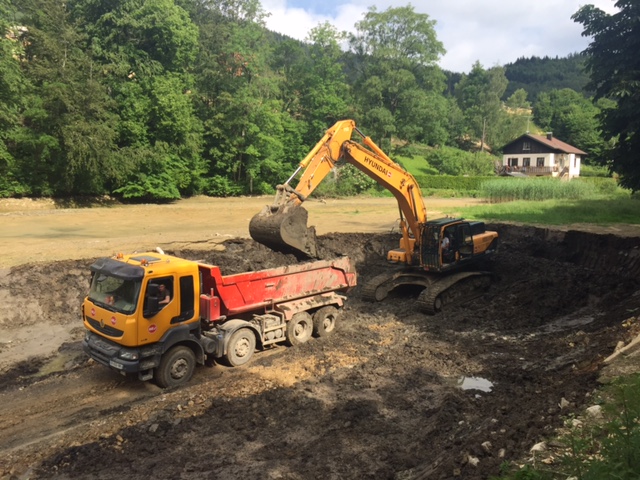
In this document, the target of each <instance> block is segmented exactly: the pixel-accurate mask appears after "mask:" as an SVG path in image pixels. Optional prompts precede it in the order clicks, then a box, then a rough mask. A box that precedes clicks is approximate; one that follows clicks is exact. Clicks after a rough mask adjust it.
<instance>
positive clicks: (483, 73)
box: [455, 62, 508, 149]
mask: <svg viewBox="0 0 640 480" xmlns="http://www.w3.org/2000/svg"><path fill="white" fill-rule="evenodd" d="M507 84H508V81H507V78H506V77H505V75H504V69H503V68H502V67H494V68H490V69H489V70H485V69H484V68H483V67H482V65H481V64H480V62H476V63H475V64H474V65H473V68H472V69H471V71H470V72H469V74H468V75H462V78H461V79H460V81H459V82H458V84H457V85H456V87H455V97H456V100H457V102H458V105H459V106H460V108H461V109H462V111H463V112H464V117H465V121H466V125H467V134H468V135H470V136H471V138H472V139H474V140H479V141H480V145H481V149H484V148H486V146H489V147H490V148H495V147H500V146H502V145H503V144H504V143H506V141H507V140H508V135H507V134H506V133H505V129H504V124H505V122H506V120H507V114H506V112H505V110H504V108H503V104H502V101H501V98H502V95H503V94H504V92H505V90H506V88H507Z"/></svg>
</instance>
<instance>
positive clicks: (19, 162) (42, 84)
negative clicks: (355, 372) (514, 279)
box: [0, 0, 612, 201]
mask: <svg viewBox="0 0 640 480" xmlns="http://www.w3.org/2000/svg"><path fill="white" fill-rule="evenodd" d="M267 14H268V12H266V11H264V10H263V8H262V6H261V4H260V3H259V1H258V0H122V1H112V0H68V1H67V2H59V1H55V0H20V1H19V2H17V1H12V0H0V29H2V31H3V32H5V34H4V35H2V37H1V38H0V198H1V197H20V196H33V197H42V196H45V197H68V196H85V195H87V196H100V195H111V196H115V197H117V198H121V199H126V200H131V201H170V200H173V199H178V198H181V197H186V196H191V195H195V194H205V195H211V196H233V195H245V194H264V193H272V192H273V191H274V187H275V185H277V184H279V183H282V182H283V181H284V180H286V179H287V178H288V177H289V176H290V175H291V173H292V172H293V171H294V170H295V167H296V166H297V164H298V163H299V162H300V160H302V159H303V158H304V157H305V155H306V154H307V152H308V151H309V149H310V148H311V147H312V146H313V145H315V143H316V142H317V141H318V140H319V139H320V138H321V136H322V135H323V133H324V131H325V130H326V129H327V128H329V127H330V126H331V125H333V123H334V122H335V121H336V120H339V119H344V118H352V119H354V120H355V121H356V122H357V124H358V127H359V128H360V129H361V130H362V131H363V132H364V133H365V134H366V135H368V136H369V137H371V138H372V139H374V141H375V142H376V143H377V144H378V145H380V146H381V147H382V148H383V150H385V151H386V152H387V153H389V154H390V155H392V158H395V157H394V156H398V158H403V157H404V158H414V159H415V158H416V157H418V158H423V159H424V162H425V168H428V169H430V171H434V172H436V173H438V174H450V175H456V174H457V175H470V174H471V175H478V174H480V175H486V174H490V173H491V172H492V170H493V163H494V161H495V160H496V159H497V158H498V157H496V155H499V153H500V148H501V147H502V146H503V145H505V144H507V143H508V142H510V141H511V140H513V139H514V138H516V137H518V136H520V135H522V134H523V133H526V132H527V131H531V132H532V133H541V132H547V131H552V132H553V134H554V136H556V137H558V138H561V139H562V140H563V141H565V142H567V143H570V144H572V145H575V146H576V147H578V148H580V149H582V150H584V151H587V152H589V156H588V157H587V162H590V163H592V164H598V163H600V164H606V163H607V161H608V158H607V149H608V148H609V147H610V143H611V140H610V139H609V140H605V138H604V137H603V135H602V134H601V126H600V123H599V115H600V114H601V112H602V110H603V109H607V108H610V107H611V106H612V100H609V99H607V98H600V99H599V100H598V101H596V102H595V103H594V102H593V101H592V99H591V98H590V95H591V94H590V93H589V90H588V89H587V85H586V83H587V80H588V77H587V76H586V74H585V71H584V58H583V57H582V56H581V55H578V54H576V55H572V56H570V57H569V58H567V59H557V58H556V59H550V58H532V59H525V58H522V59H519V60H518V61H517V62H515V63H513V64H510V65H506V66H504V67H492V68H485V67H483V66H482V65H481V64H480V63H478V62H476V64H475V65H474V66H473V68H472V69H471V71H470V72H469V73H463V74H460V73H455V72H447V71H443V70H442V69H441V68H440V67H439V66H438V61H439V59H440V58H441V57H442V55H443V54H444V53H445V51H446V45H443V44H442V43H441V42H440V41H439V40H438V39H437V36H436V32H435V22H434V21H433V20H432V19H431V18H430V17H429V16H428V15H427V14H423V13H418V12H416V11H415V10H414V9H413V7H412V6H411V5H410V4H408V5H407V6H399V7H392V8H389V9H387V10H385V11H378V10H377V9H376V8H375V7H371V8H369V10H368V11H367V13H366V14H364V15H363V17H362V19H360V20H359V21H358V22H357V24H356V26H355V28H354V30H353V31H352V32H349V33H346V32H340V31H338V30H337V29H336V28H335V27H334V26H333V25H331V24H329V23H325V24H319V25H318V26H316V27H315V28H313V29H312V30H311V31H310V32H309V33H308V37H307V39H306V41H304V42H300V41H297V40H294V39H291V38H287V37H284V36H282V35H279V34H276V33H274V32H270V31H269V30H267V29H266V28H265V26H264V19H265V16H266V15H267ZM443 158H444V159H445V160H446V159H454V160H453V162H454V163H456V168H455V169H447V168H445V167H446V165H447V164H451V161H450V162H447V161H444V160H443ZM430 159H431V160H430ZM478 159H480V160H478Z"/></svg>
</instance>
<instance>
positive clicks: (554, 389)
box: [0, 225, 640, 480]
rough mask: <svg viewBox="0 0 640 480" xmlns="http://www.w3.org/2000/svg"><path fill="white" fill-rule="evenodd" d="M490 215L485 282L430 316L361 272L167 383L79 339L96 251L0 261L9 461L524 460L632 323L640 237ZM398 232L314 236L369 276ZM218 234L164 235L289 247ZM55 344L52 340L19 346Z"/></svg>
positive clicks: (314, 468) (1, 396)
mask: <svg viewBox="0 0 640 480" xmlns="http://www.w3.org/2000/svg"><path fill="white" fill-rule="evenodd" d="M490 227H491V228H493V229H495V230H497V231H498V232H499V234H500V236H501V247H500V250H499V252H498V254H497V255H496V256H495V257H494V258H493V260H492V262H491V269H492V271H493V273H494V279H493V282H492V284H491V286H490V288H489V289H488V290H487V291H486V293H485V294H484V295H483V296H481V297H479V298H475V299H473V300H471V301H468V302H466V303H460V304H458V305H453V306H450V307H449V308H447V309H446V310H445V311H443V312H441V313H439V314H437V315H434V316H427V315H424V314H421V313H418V312H417V311H416V308H415V305H414V299H415V293H416V292H409V293H406V294H394V295H392V296H391V297H390V298H388V299H387V300H385V301H384V302H381V303H376V304H371V303H366V302H364V301H363V300H362V299H361V296H360V290H361V286H359V287H357V288H356V289H355V290H354V291H353V292H352V293H351V294H350V295H349V298H348V301H347V304H346V308H345V310H344V312H343V314H342V316H341V318H340V322H339V325H338V329H337V331H336V332H334V333H333V334H332V335H330V336H327V337H323V338H320V339H313V340H311V341H309V342H307V343H305V344H303V345H300V346H296V347H277V348H274V349H271V350H268V351H265V352H259V353H257V354H256V355H255V356H254V359H253V360H252V361H251V362H250V364H248V365H246V366H244V367H241V368H229V367H225V366H222V365H210V366H206V367H199V368H198V369H197V370H196V373H195V375H194V378H193V380H192V381H191V383H190V384H188V385H186V386H184V387H182V388H178V389H173V390H161V389H160V388H158V387H157V386H155V385H153V384H151V383H142V382H138V381H136V380H131V379H128V378H124V377H121V376H119V375H118V374H117V373H114V372H111V371H110V370H108V369H106V368H105V367H103V366H101V365H98V364H94V363H93V362H91V361H89V360H87V359H86V358H85V356H84V355H83V354H82V352H81V350H80V339H81V338H82V335H83V331H82V327H81V322H80V318H79V306H80V302H81V300H82V297H83V295H84V293H85V291H86V289H87V286H88V275H87V272H88V265H90V263H91V262H92V261H93V258H92V259H85V260H66V261H58V262H53V263H50V262H47V263H31V264H26V265H20V266H15V267H13V268H11V269H6V270H3V271H1V274H0V301H1V302H2V304H3V305H4V308H3V313H2V317H1V320H2V323H1V324H0V326H2V328H3V331H6V332H13V333H12V335H13V336H12V337H11V342H13V343H14V344H20V349H19V350H21V353H22V357H21V356H20V355H19V354H18V353H17V352H14V351H13V350H15V349H12V348H11V345H10V344H9V343H8V342H5V343H0V354H2V353H5V354H8V353H11V357H8V356H7V355H5V356H3V357H2V358H3V359H4V363H3V364H1V365H0V369H1V370H0V371H1V372H2V374H1V376H0V380H1V381H0V478H3V479H8V478H16V479H25V478H34V479H45V478H46V479H49V478H61V479H67V478H82V479H114V480H115V479H118V480H120V479H122V478H128V479H129V478H133V479H135V478H138V479H147V478H157V479H240V478H243V479H244V478H249V479H253V478H256V479H257V478H265V479H292V480H294V479H301V480H303V479H305V480H306V479H364V478H371V479H374V478H375V479H398V480H401V479H411V478H422V479H451V478H464V479H486V478H489V477H490V476H491V475H497V474H498V473H499V471H500V466H501V464H502V463H503V462H505V461H526V458H527V456H528V455H529V453H528V452H529V449H530V448H531V447H532V446H533V445H534V444H535V443H537V442H539V441H541V440H543V439H545V438H546V437H548V436H552V435H553V432H554V430H555V429H556V428H558V427H560V426H561V425H562V422H563V419H564V418H565V417H567V416H570V415H573V414H580V413H581V412H582V411H583V410H584V408H586V407H588V406H590V405H591V404H590V399H591V398H590V397H591V395H592V393H593V391H594V389H596V388H597V387H598V385H599V382H600V381H602V380H603V379H605V378H607V374H608V368H610V367H607V368H604V363H603V359H604V358H605V357H607V356H608V355H610V354H611V353H612V352H613V351H614V349H615V348H616V345H617V344H618V342H620V341H623V342H628V341H629V340H630V339H631V338H632V337H634V336H635V335H637V334H638V323H640V317H639V316H640V279H639V278H640V237H622V236H615V235H610V234H594V233H586V232H578V231H568V232H561V231H555V230H549V229H544V228H534V227H518V226H510V225H491V226H490ZM397 241H398V236H397V234H394V233H387V234H380V233H377V234H376V233H334V234H325V235H322V236H321V237H320V247H321V252H322V253H323V255H324V256H326V257H331V256H336V255H338V254H348V255H350V256H351V257H352V258H353V259H354V260H355V262H356V264H357V269H358V273H359V283H360V285H362V284H364V283H365V282H366V281H367V279H368V278H371V277H372V276H374V275H376V274H378V273H380V272H381V271H383V270H384V269H385V268H388V266H387V264H386V262H385V261H384V254H385V252H386V251H387V250H388V249H389V248H393V247H395V246H396V245H397ZM221 245H222V247H221V248H219V249H218V251H207V252H205V251H202V250H190V249H186V248H185V249H173V250H169V251H167V253H172V254H176V255H180V256H184V257H187V258H192V259H198V260H202V261H205V262H208V263H212V264H217V265H219V266H220V267H222V270H223V271H224V272H226V273H235V272H241V271H246V270H256V269H261V268H269V267H275V266H278V265H282V264H287V263H292V262H295V261H296V260H295V258H293V257H291V256H287V255H283V254H278V253H275V252H272V251H270V250H268V249H267V248H266V247H264V246H262V245H258V244H256V243H255V242H254V241H252V240H250V239H246V238H232V239H229V240H226V241H225V242H223V243H222V244H221ZM58 330H64V331H65V332H66V334H67V335H68V340H67V341H65V342H64V343H62V344H59V343H56V340H55V339H57V338H63V337H60V336H59V335H58ZM16 331H20V332H21V334H20V335H17V334H15V332H16ZM3 336H4V335H3ZM51 339H53V341H52V342H51ZM3 342H4V340H3ZM47 343H53V345H50V346H51V347H53V349H54V353H53V354H51V355H47V356H42V355H40V356H36V357H31V358H26V359H25V358H24V357H25V352H28V351H29V349H33V351H41V349H40V348H41V347H42V344H47ZM3 350H4V352H3ZM8 358H9V359H8ZM21 358H22V359H21ZM632 368H633V367H632ZM608 376H609V377H610V376H611V374H610V373H609V375H608Z"/></svg>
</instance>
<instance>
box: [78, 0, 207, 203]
mask: <svg viewBox="0 0 640 480" xmlns="http://www.w3.org/2000/svg"><path fill="white" fill-rule="evenodd" d="M73 6H74V10H73V11H74V14H75V16H76V18H77V19H78V21H79V22H81V23H82V24H83V25H84V26H85V29H86V34H87V36H88V37H89V39H90V45H91V48H92V53H93V58H94V59H95V60H96V61H97V62H98V63H99V64H100V65H101V67H102V70H103V71H104V72H106V78H105V80H104V82H105V83H106V84H108V85H109V91H110V92H111V95H112V98H113V99H114V100H115V101H116V102H117V109H116V110H117V115H118V117H119V121H118V122H116V124H117V147H118V149H120V151H119V152H118V154H117V155H116V156H115V158H118V160H119V169H118V173H119V175H118V177H117V178H116V179H115V180H114V182H113V187H114V191H115V192H116V193H120V194H122V195H123V196H125V197H127V198H140V199H158V200H170V199H175V198H179V197H180V196H181V195H182V194H187V195H188V194H192V193H196V192H198V191H199V190H200V188H201V186H200V176H201V174H202V173H203V171H204V169H205V168H204V162H203V159H202V152H201V150H202V124H201V122H200V121H199V119H198V117H197V115H196V111H195V108H194V100H193V90H194V85H195V80H194V78H193V74H192V73H191V71H192V69H193V66H194V63H195V59H196V56H197V53H198V28H197V27H196V25H195V24H194V23H193V22H192V21H191V19H190V18H189V15H188V13H187V12H186V11H185V10H184V9H183V8H181V7H180V6H178V5H176V4H175V3H174V1H173V0H125V1H123V2H115V3H110V2H103V1H98V0H75V1H74V3H73Z"/></svg>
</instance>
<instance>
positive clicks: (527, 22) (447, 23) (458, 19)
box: [262, 0, 615, 72]
mask: <svg viewBox="0 0 640 480" xmlns="http://www.w3.org/2000/svg"><path fill="white" fill-rule="evenodd" d="M587 3H591V4H593V5H595V6H597V7H599V8H601V9H602V10H604V11H606V12H608V13H613V12H614V11H615V9H614V0H592V1H588V0H587ZM409 4H411V5H412V6H413V8H414V10H415V11H416V12H418V13H426V14H428V15H429V17H430V18H431V19H432V20H435V21H436V33H437V36H438V39H439V40H440V41H441V42H442V43H443V44H444V47H445V49H446V50H447V53H446V55H445V56H444V57H443V58H442V59H441V61H440V66H441V67H442V68H444V69H447V70H452V71H455V72H468V71H469V70H470V69H471V67H472V66H473V64H474V63H475V62H476V61H479V62H480V63H481V64H482V65H483V66H484V67H485V68H489V67H492V66H495V65H504V64H505V63H510V62H513V61H515V60H517V59H518V58H519V57H531V56H534V55H535V56H539V57H542V56H550V57H555V56H560V57H564V56H566V55H568V54H570V53H575V52H580V51H582V50H584V49H585V48H586V47H587V45H588V43H589V39H588V38H585V37H583V36H582V35H581V34H582V25H580V24H578V23H575V22H574V21H573V20H572V19H571V16H572V15H573V14H574V13H576V12H577V11H578V9H579V8H580V7H581V6H582V5H583V4H582V3H580V0H538V1H537V2H514V1H513V0H485V1H482V2H479V1H477V0H412V1H407V2H406V3H403V4H399V3H398V2H397V0H351V1H350V3H344V4H342V5H335V4H334V6H332V8H331V9H330V8H329V7H328V5H329V4H328V3H318V2H315V0H296V5H307V6H306V7H289V6H288V5H289V4H288V2H287V0H263V1H262V5H263V8H264V10H265V11H267V12H270V13H271V15H270V16H269V17H268V18H267V27H268V28H269V29H271V30H274V31H277V32H280V33H283V34H286V35H288V36H290V37H293V38H296V39H298V40H304V39H306V37H307V36H308V34H309V31H310V30H311V29H312V28H313V27H315V26H317V25H318V24H320V23H322V22H325V21H328V22H329V23H331V24H332V25H334V26H335V27H336V28H337V29H338V30H345V31H353V30H354V24H355V23H356V22H358V21H359V20H361V19H362V17H363V15H364V13H365V12H366V11H367V8H368V7H369V6H370V5H375V6H376V7H377V9H378V10H379V11H384V10H386V9H387V8H388V7H390V6H394V7H397V6H399V5H409ZM317 12H328V13H317Z"/></svg>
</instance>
